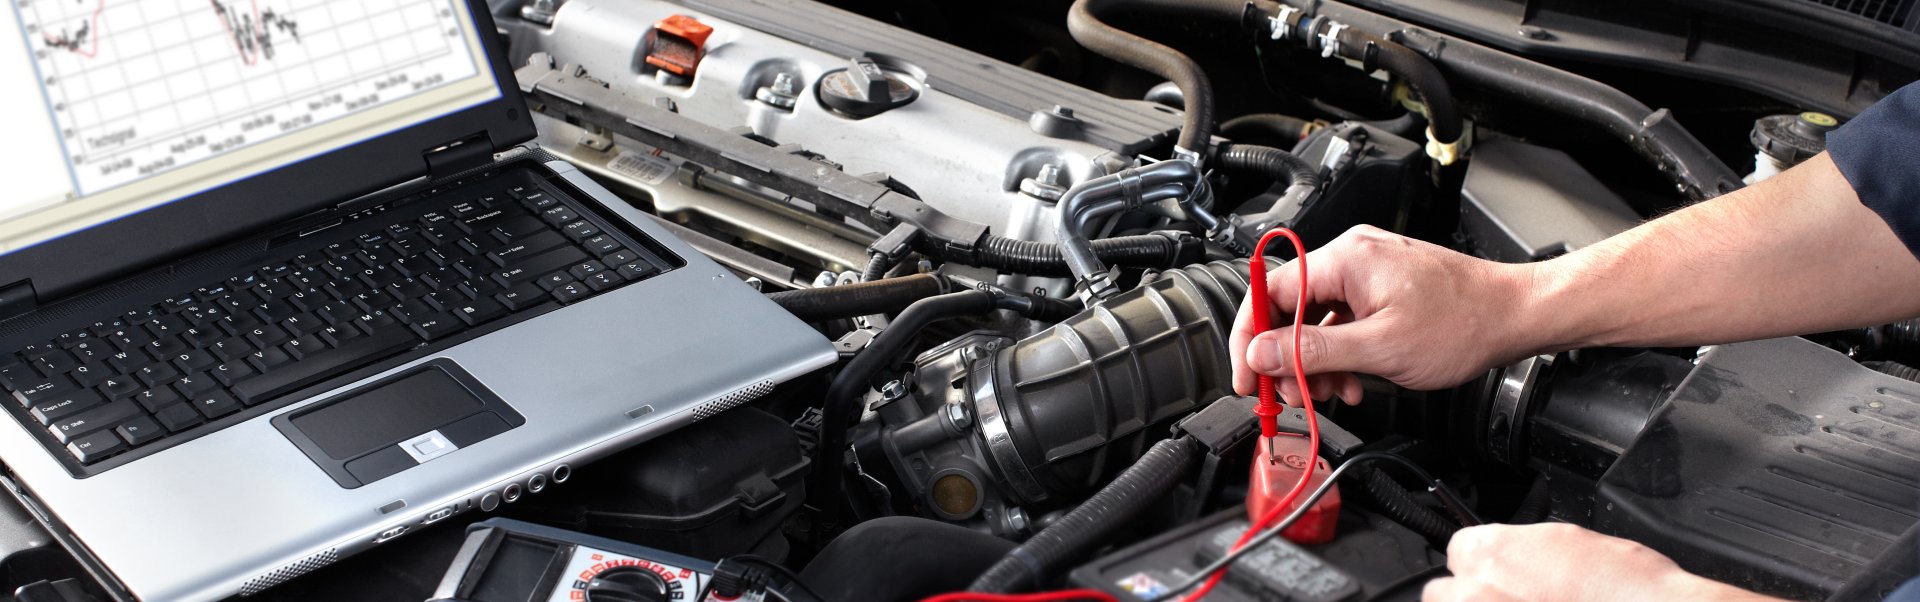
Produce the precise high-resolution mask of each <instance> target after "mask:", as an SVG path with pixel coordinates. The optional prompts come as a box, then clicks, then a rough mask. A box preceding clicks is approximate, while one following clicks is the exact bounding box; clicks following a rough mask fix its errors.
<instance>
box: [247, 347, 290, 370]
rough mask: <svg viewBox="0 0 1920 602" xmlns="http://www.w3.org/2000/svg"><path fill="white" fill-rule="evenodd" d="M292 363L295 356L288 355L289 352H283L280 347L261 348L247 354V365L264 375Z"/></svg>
mask: <svg viewBox="0 0 1920 602" xmlns="http://www.w3.org/2000/svg"><path fill="white" fill-rule="evenodd" d="M292 362H293V356H290V355H287V352H285V351H281V350H280V348H279V347H261V348H260V349H258V350H255V351H254V352H253V353H249V354H247V363H248V364H250V365H252V366H253V369H255V370H259V371H260V372H262V373H266V372H272V371H273V369H275V368H279V367H281V366H285V365H287V364H289V363H292Z"/></svg>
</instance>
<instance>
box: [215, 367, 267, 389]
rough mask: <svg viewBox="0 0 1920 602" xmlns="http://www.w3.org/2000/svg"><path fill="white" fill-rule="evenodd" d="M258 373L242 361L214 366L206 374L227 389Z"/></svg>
mask: <svg viewBox="0 0 1920 602" xmlns="http://www.w3.org/2000/svg"><path fill="white" fill-rule="evenodd" d="M258 373H259V372H258V371H256V370H254V369H253V366H251V365H249V364H247V363H246V362H244V361H242V362H227V363H224V364H214V366H213V368H212V369H210V370H207V374H210V375H212V376H213V379H214V380H217V381H220V384H221V385H225V386H228V387H231V386H233V384H234V383H237V382H240V381H243V380H246V379H247V378H248V377H251V376H253V375H255V374H258Z"/></svg>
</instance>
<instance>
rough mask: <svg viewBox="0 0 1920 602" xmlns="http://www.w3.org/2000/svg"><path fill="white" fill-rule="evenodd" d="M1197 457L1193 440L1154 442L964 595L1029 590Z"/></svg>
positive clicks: (1169, 484)
mask: <svg viewBox="0 0 1920 602" xmlns="http://www.w3.org/2000/svg"><path fill="white" fill-rule="evenodd" d="M1200 453H1201V445H1200V444H1199V443H1198V442H1197V441H1195V440H1193V439H1192V438H1191V437H1181V438H1178V439H1167V440H1164V441H1161V442H1159V443H1155V444H1153V447H1152V448H1149V449H1148V450H1147V453H1146V455H1144V456H1141V457H1140V460H1139V461H1137V462H1134V463H1133V466H1131V467H1128V468H1127V469H1126V470H1125V471H1123V472H1121V473H1120V476H1117V477H1114V479H1113V481H1112V482H1110V483H1108V484H1107V486H1106V487H1102V488H1101V489H1100V491H1099V492H1098V493H1095V494H1093V497H1091V498H1088V499H1087V501H1086V502H1083V503H1081V504H1080V505H1079V506H1078V507H1075V508H1074V509H1073V511H1072V512H1068V513H1067V515H1066V516H1063V517H1060V520H1058V521H1055V522H1054V523H1053V525H1051V526H1048V527H1047V528H1045V529H1042V530H1041V531H1040V532H1039V533H1035V534H1034V535H1033V537H1032V538H1029V539H1027V542H1026V543H1023V544H1020V547H1018V548H1014V549H1013V551H1012V552H1010V553H1008V554H1007V557H1006V558H1003V559H1001V560H1000V562H997V563H994V565H993V567H992V568H989V569H987V572H985V573H982V574H981V575H980V576H979V577H978V578H975V579H974V580H973V585H971V586H968V587H967V591H973V592H984V593H1005V592H1012V591H1018V590H1021V589H1026V588H1029V587H1033V585H1034V584H1035V583H1038V582H1039V580H1040V578H1041V576H1042V575H1050V574H1054V572H1055V571H1056V570H1058V569H1059V568H1060V567H1062V566H1065V565H1066V563H1068V562H1071V561H1074V560H1078V559H1079V558H1080V557H1081V556H1082V555H1084V554H1085V553H1086V552H1088V551H1089V550H1092V549H1093V547H1094V546H1095V545H1098V544H1099V543H1100V542H1101V541H1103V540H1104V539H1106V537H1107V536H1108V535H1110V534H1111V533H1112V532H1113V531H1114V530H1116V529H1118V528H1120V527H1122V526H1124V525H1126V524H1127V522H1128V521H1130V520H1132V519H1133V518H1134V517H1135V516H1138V515H1139V514H1140V512H1141V511H1143V510H1146V509H1147V507H1148V506H1152V505H1153V504H1154V502H1157V501H1159V500H1160V498H1161V497H1162V496H1164V495H1166V493H1167V492H1168V491H1170V490H1172V489H1173V486H1174V485H1175V484H1177V483H1179V482H1180V479H1181V478H1182V477H1184V476H1186V474H1187V471H1188V470H1191V469H1192V468H1193V465H1194V460H1195V459H1197V458H1199V457H1200Z"/></svg>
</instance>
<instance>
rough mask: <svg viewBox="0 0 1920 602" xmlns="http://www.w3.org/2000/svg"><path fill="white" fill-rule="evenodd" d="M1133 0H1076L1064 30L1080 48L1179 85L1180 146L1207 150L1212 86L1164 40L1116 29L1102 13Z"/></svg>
mask: <svg viewBox="0 0 1920 602" xmlns="http://www.w3.org/2000/svg"><path fill="white" fill-rule="evenodd" d="M1137 1H1138V0H1076V1H1075V2H1074V3H1073V8H1072V9H1069V10H1068V11H1067V33H1070V34H1072V35H1073V40H1074V41H1076V42H1079V43H1080V45H1081V46H1085V47H1087V49H1088V50H1092V51H1094V52H1096V53H1099V54H1100V55H1101V56H1104V57H1107V58H1111V59H1113V60H1116V61H1120V62H1122V63H1125V64H1128V65H1132V66H1134V67H1138V68H1140V69H1142V70H1145V71H1146V72H1148V73H1152V74H1154V75H1158V76H1160V77H1163V78H1166V79H1167V80H1168V81H1172V82H1173V85H1174V86H1176V87H1178V88H1180V98H1181V100H1182V101H1184V103H1185V105H1186V108H1185V113H1186V114H1185V115H1184V116H1183V121H1182V125H1181V126H1180V140H1179V145H1180V148H1183V149H1186V150H1189V151H1192V152H1195V153H1200V154H1202V155H1204V154H1205V153H1206V152H1207V145H1208V141H1209V140H1212V139H1213V127H1214V123H1213V84H1212V83H1211V82H1209V81H1207V74H1206V72H1204V71H1201V70H1200V65H1199V64H1198V63H1195V62H1193V59H1192V58H1188V57H1187V55H1185V54H1181V53H1180V51H1178V50H1174V49H1173V48H1170V47H1168V46H1166V45H1164V44H1160V43H1158V42H1154V41H1152V40H1148V39H1146V38H1143V37H1140V36H1136V35H1133V34H1130V33H1127V32H1125V31H1121V30H1120V29H1118V28H1115V27H1114V26H1112V25H1109V24H1107V22H1106V21H1102V20H1101V19H1102V17H1109V18H1110V17H1112V16H1113V15H1114V14H1117V13H1120V12H1124V11H1126V10H1128V9H1130V8H1135V7H1137V6H1138V5H1137V4H1136V2H1137Z"/></svg>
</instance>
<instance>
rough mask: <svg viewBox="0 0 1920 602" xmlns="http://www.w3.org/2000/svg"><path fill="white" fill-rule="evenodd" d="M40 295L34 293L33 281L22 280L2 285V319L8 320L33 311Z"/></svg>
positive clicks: (0, 289) (0, 303) (0, 305)
mask: <svg viewBox="0 0 1920 602" xmlns="http://www.w3.org/2000/svg"><path fill="white" fill-rule="evenodd" d="M38 297H39V296H38V295H36V294H34V291H33V281H31V280H21V281H19V282H15V283H13V284H9V285H6V286H0V320H6V319H8V318H13V317H17V316H21V315H25V314H27V313H29V312H32V311H33V309H34V307H35V306H36V305H37V303H36V300H37V299H38Z"/></svg>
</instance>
